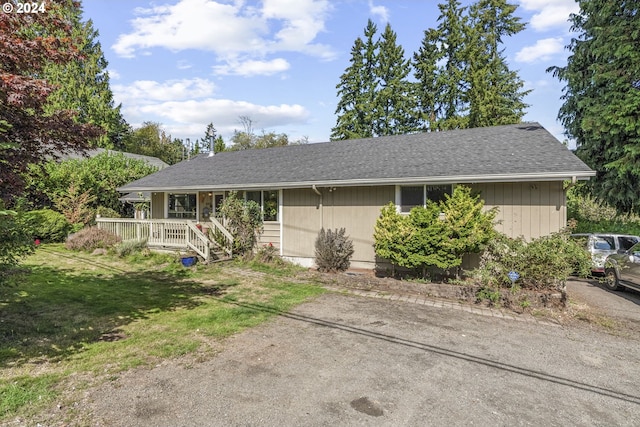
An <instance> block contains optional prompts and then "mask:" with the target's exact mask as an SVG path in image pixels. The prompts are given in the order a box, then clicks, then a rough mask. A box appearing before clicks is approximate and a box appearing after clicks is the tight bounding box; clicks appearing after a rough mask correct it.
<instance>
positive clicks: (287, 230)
mask: <svg viewBox="0 0 640 427" xmlns="http://www.w3.org/2000/svg"><path fill="white" fill-rule="evenodd" d="M318 190H319V191H320V192H321V193H322V197H320V196H318V195H317V194H316V193H315V192H314V191H313V190H312V189H311V188H307V189H296V190H285V191H284V194H283V214H282V221H283V224H284V229H283V246H284V253H283V255H285V256H290V257H305V258H313V257H314V243H315V239H316V237H317V235H318V232H319V231H320V229H321V228H322V227H324V228H325V229H336V228H342V227H344V228H345V229H346V232H347V234H348V235H349V236H350V237H351V239H352V240H353V245H354V250H355V252H354V254H353V258H352V261H363V262H373V260H374V258H375V254H374V251H373V227H374V225H375V223H376V220H377V218H378V216H379V215H380V209H381V207H382V206H383V205H385V204H387V203H389V202H391V201H393V200H394V198H395V187H393V186H384V187H339V188H336V189H335V190H333V189H331V190H330V189H329V188H319V189H318Z"/></svg>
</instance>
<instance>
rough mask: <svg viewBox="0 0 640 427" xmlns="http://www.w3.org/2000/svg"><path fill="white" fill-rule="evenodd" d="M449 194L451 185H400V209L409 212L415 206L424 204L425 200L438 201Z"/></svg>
mask: <svg viewBox="0 0 640 427" xmlns="http://www.w3.org/2000/svg"><path fill="white" fill-rule="evenodd" d="M446 194H449V195H451V185H411V186H402V187H400V211H401V212H409V211H411V209H413V208H415V207H416V206H425V205H426V203H427V200H431V201H432V202H436V203H437V202H440V201H442V200H444V199H445V195H446Z"/></svg>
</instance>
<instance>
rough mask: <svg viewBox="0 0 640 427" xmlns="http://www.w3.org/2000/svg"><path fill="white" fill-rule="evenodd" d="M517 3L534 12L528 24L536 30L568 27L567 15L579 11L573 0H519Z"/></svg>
mask: <svg viewBox="0 0 640 427" xmlns="http://www.w3.org/2000/svg"><path fill="white" fill-rule="evenodd" d="M519 3H520V5H521V6H522V7H523V9H525V10H527V11H532V12H534V14H533V16H532V17H531V20H530V21H529V24H530V25H531V28H533V29H534V30H536V31H546V30H548V29H551V28H555V27H566V28H569V23H568V22H567V21H568V19H569V15H570V14H571V13H578V12H580V6H579V5H578V3H577V2H576V1H575V0H519Z"/></svg>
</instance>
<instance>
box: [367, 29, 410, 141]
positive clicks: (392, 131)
mask: <svg viewBox="0 0 640 427" xmlns="http://www.w3.org/2000/svg"><path fill="white" fill-rule="evenodd" d="M396 38H397V37H396V33H395V32H394V31H393V30H392V29H391V25H389V24H387V26H386V27H385V30H384V33H382V36H381V39H380V42H379V51H378V55H377V57H378V61H377V64H376V67H375V72H374V73H375V76H376V78H377V80H378V84H377V86H378V87H379V88H378V90H377V91H376V92H375V98H374V103H373V105H374V108H375V109H376V114H375V118H376V122H375V123H374V132H375V135H376V136H382V135H396V134H406V133H410V132H415V131H416V130H417V126H418V122H417V117H416V107H417V105H416V98H415V94H414V92H413V85H412V83H410V82H409V81H408V80H407V77H408V76H409V73H410V72H411V63H410V61H409V60H407V59H405V58H404V49H403V48H402V46H399V45H398V44H397V43H396Z"/></svg>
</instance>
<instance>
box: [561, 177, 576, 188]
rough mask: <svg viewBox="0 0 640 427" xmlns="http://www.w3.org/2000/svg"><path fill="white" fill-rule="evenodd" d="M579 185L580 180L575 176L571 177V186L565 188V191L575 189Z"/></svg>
mask: <svg viewBox="0 0 640 427" xmlns="http://www.w3.org/2000/svg"><path fill="white" fill-rule="evenodd" d="M577 183H578V178H577V177H575V176H572V177H571V184H569V185H567V188H565V189H564V191H567V190H568V189H570V188H571V187H575V186H576V184H577Z"/></svg>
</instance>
